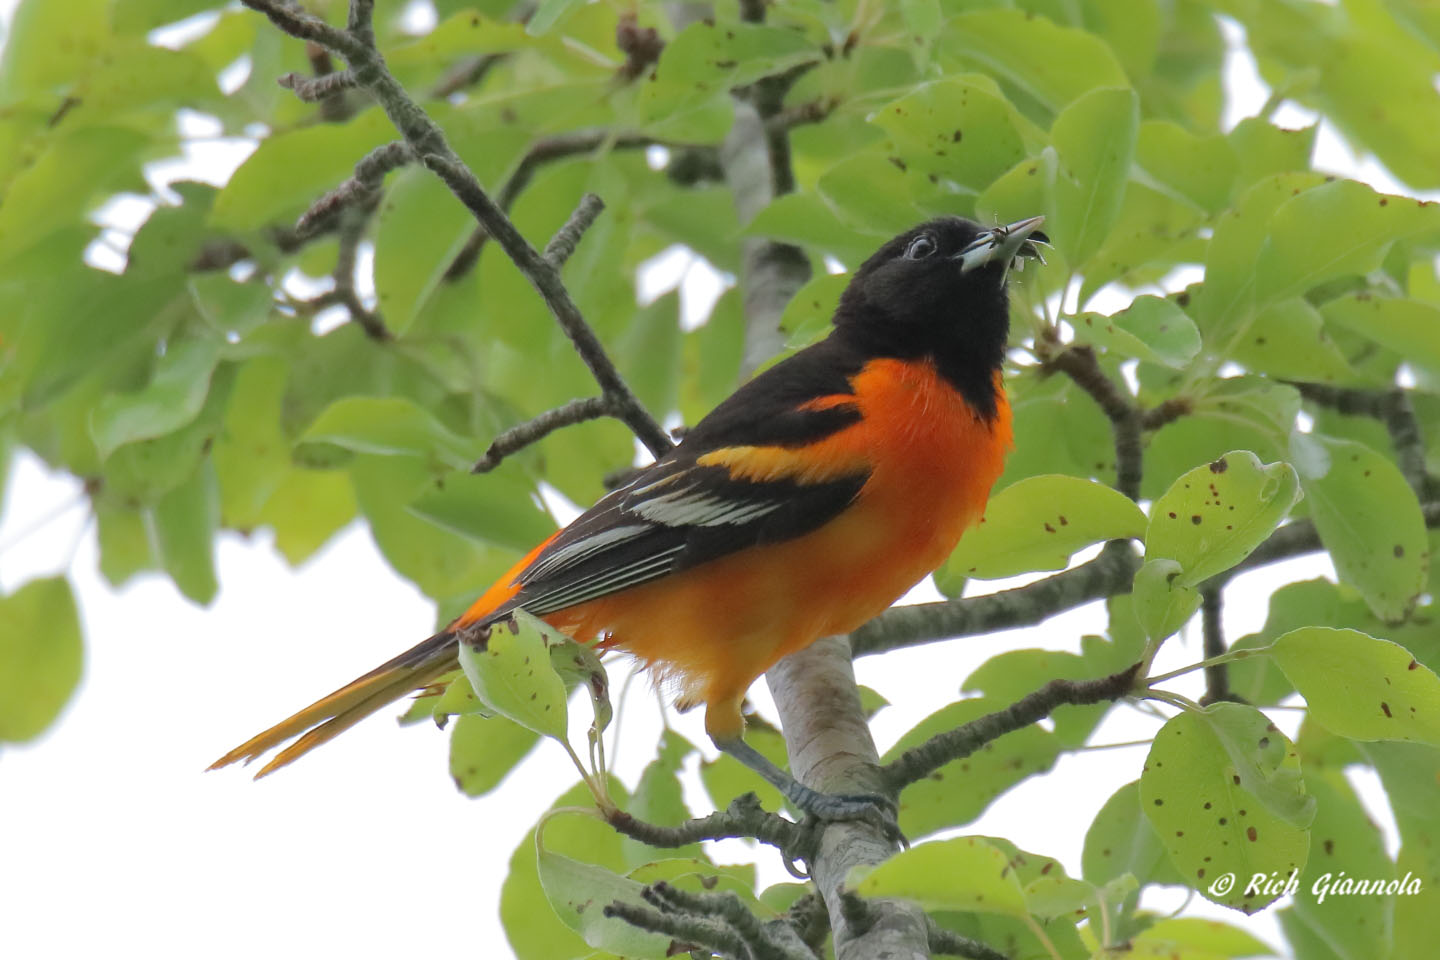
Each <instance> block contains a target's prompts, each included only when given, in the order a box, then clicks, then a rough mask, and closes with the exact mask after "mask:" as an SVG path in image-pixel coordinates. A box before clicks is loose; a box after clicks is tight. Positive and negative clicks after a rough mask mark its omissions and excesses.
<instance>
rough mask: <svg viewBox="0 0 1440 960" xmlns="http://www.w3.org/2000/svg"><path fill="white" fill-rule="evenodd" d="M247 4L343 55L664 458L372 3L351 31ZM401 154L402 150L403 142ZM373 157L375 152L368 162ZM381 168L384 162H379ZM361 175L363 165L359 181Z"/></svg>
mask: <svg viewBox="0 0 1440 960" xmlns="http://www.w3.org/2000/svg"><path fill="white" fill-rule="evenodd" d="M245 3H246V5H247V6H249V7H251V8H253V9H255V10H258V11H260V12H261V13H264V14H265V15H266V16H268V17H270V19H271V20H272V21H273V22H275V23H276V24H277V25H279V26H280V27H281V28H282V29H284V30H285V31H286V32H288V33H291V34H293V35H295V36H299V37H302V38H304V39H307V40H314V41H315V42H316V43H319V44H321V45H322V46H325V47H327V48H329V49H330V50H332V51H334V52H337V53H339V54H341V55H342V56H344V57H345V59H346V60H347V62H348V63H349V68H350V71H351V72H352V73H353V74H354V76H355V80H356V83H357V84H358V85H359V86H360V87H363V88H364V89H365V90H366V91H367V92H368V93H369V94H370V95H371V96H372V97H373V98H374V99H375V101H376V102H377V103H379V104H380V107H381V109H383V110H384V111H385V115H386V116H387V117H389V118H390V122H391V123H393V124H394V125H395V128H396V129H397V130H399V131H400V133H401V135H402V136H403V137H404V139H405V144H406V145H407V146H408V153H409V155H410V156H413V157H419V158H420V159H421V160H422V161H423V162H424V164H425V166H426V167H427V168H428V169H430V170H431V171H432V172H433V173H435V174H436V175H438V176H439V177H440V178H441V179H442V180H444V181H445V183H446V185H447V186H449V187H450V190H451V192H452V193H454V194H455V196H456V197H458V198H459V199H460V201H461V202H462V203H464V204H465V206H466V207H468V208H469V209H470V212H471V213H473V214H474V215H475V217H476V219H478V220H479V221H480V224H481V226H483V227H484V228H485V230H486V232H487V233H489V235H490V236H492V237H494V238H495V240H496V241H497V242H498V243H499V244H500V246H501V247H502V248H504V250H505V253H506V255H507V256H509V258H510V260H511V261H512V262H513V263H514V264H515V266H516V267H517V268H519V270H520V272H521V273H523V274H525V276H526V278H527V279H528V280H529V281H530V283H531V285H533V286H534V287H535V289H536V290H537V291H538V292H539V293H540V295H541V296H542V297H543V298H544V300H545V303H546V305H547V306H548V307H549V308H550V312H551V313H552V314H553V315H554V316H555V319H556V320H557V321H558V322H559V324H560V327H561V329H563V330H564V331H565V333H566V335H567V336H568V337H569V338H570V342H571V343H572V344H573V345H574V347H575V349H576V351H577V352H578V353H579V354H580V356H581V358H582V359H583V360H584V361H585V364H586V365H587V366H588V367H589V368H590V373H591V375H592V376H594V377H595V380H596V382H597V383H599V385H600V389H601V392H602V394H603V395H604V397H605V398H606V400H607V401H608V402H609V403H610V404H611V407H612V410H613V412H614V414H615V416H617V417H618V418H619V419H621V420H623V421H624V422H625V424H626V425H627V426H629V427H630V429H631V430H632V431H634V433H635V435H636V436H637V437H639V439H640V441H641V442H642V443H644V444H645V445H646V446H647V447H648V448H649V449H650V451H651V452H652V453H654V454H655V456H657V457H659V456H663V455H664V454H665V453H666V452H667V451H669V450H670V448H671V446H672V445H671V443H670V438H669V436H667V435H666V433H665V431H664V430H662V429H661V428H660V425H659V424H658V423H656V422H655V419H654V418H653V417H651V416H650V414H649V413H648V412H647V411H646V410H645V408H644V406H643V405H642V404H641V403H640V401H639V399H638V398H637V397H636V396H635V394H634V392H633V391H632V390H631V389H630V386H629V385H628V384H627V383H626V382H625V381H624V380H623V379H622V378H621V376H620V374H619V372H618V371H617V370H616V369H615V365H614V363H612V362H611V360H610V358H609V356H607V355H606V353H605V350H604V348H603V347H602V346H601V344H600V341H599V338H597V337H596V336H595V332H594V331H593V330H592V329H590V326H589V324H587V323H586V322H585V318H584V317H583V316H581V314H580V309H579V308H578V307H577V306H575V302H574V300H572V299H571V298H570V292H569V291H568V290H567V289H566V288H565V285H564V283H563V282H562V281H561V279H560V273H559V271H558V270H557V269H556V268H555V267H554V266H553V265H552V264H551V263H550V262H549V261H547V260H546V259H545V258H544V257H542V256H541V255H540V254H539V253H537V252H536V251H535V248H534V247H532V246H530V244H529V243H528V242H527V241H526V240H525V238H524V237H523V236H522V235H521V234H520V231H519V230H517V229H515V225H514V224H512V223H511V222H510V219H509V218H508V217H507V216H505V213H504V211H502V210H501V209H500V208H499V207H498V206H497V205H496V204H495V202H494V201H493V200H491V199H490V196H489V194H487V193H486V192H485V190H484V188H483V187H481V185H480V182H479V181H478V180H476V179H475V175H474V174H473V173H471V171H470V169H469V168H468V167H466V166H465V164H464V163H463V162H462V161H461V160H460V158H459V157H458V156H457V155H456V154H455V151H454V150H452V149H451V147H450V144H449V143H448V142H447V141H446V139H445V134H444V132H443V131H441V129H440V127H439V126H438V125H437V124H436V123H435V121H434V120H432V119H431V118H430V116H429V115H428V114H427V113H426V112H425V111H424V110H423V109H421V107H420V106H419V105H418V104H416V102H415V101H414V100H413V99H411V97H410V95H409V94H408V93H406V91H405V88H404V87H402V86H401V85H400V83H399V81H397V80H396V79H395V77H394V76H393V75H392V74H391V73H390V71H389V70H388V69H386V67H385V60H384V58H383V57H381V55H380V52H379V51H378V50H377V49H376V48H375V35H374V31H373V29H372V27H371V17H372V14H373V12H374V3H373V0H351V6H350V19H349V29H348V30H339V29H337V28H335V27H332V26H330V25H329V24H327V23H325V22H324V21H323V20H319V19H318V18H316V17H313V16H311V15H309V14H307V13H304V12H303V11H300V10H298V9H296V8H294V7H292V6H290V5H289V4H288V3H281V2H280V0H245ZM395 151H396V152H397V153H400V152H403V151H400V149H399V148H398V147H397V148H395ZM374 156H375V155H374V154H372V155H371V157H367V158H366V160H370V159H371V158H372V157H374ZM363 163H365V161H362V164H363ZM377 165H380V166H383V164H380V163H379V161H377ZM359 172H360V171H359V169H358V165H357V179H358V174H359Z"/></svg>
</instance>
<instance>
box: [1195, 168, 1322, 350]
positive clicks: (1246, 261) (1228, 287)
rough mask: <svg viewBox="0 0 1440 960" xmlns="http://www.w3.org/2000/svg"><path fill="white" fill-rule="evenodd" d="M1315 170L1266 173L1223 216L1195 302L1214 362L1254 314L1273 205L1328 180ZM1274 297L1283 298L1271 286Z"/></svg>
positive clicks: (1298, 195)
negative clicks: (1258, 274) (1259, 263)
mask: <svg viewBox="0 0 1440 960" xmlns="http://www.w3.org/2000/svg"><path fill="white" fill-rule="evenodd" d="M1324 183H1325V178H1324V176H1323V175H1321V174H1318V173H1314V172H1311V171H1308V170H1307V171H1304V172H1297V173H1282V174H1276V175H1274V176H1270V177H1266V178H1265V179H1263V180H1260V181H1259V182H1257V183H1255V184H1254V185H1253V186H1251V187H1250V188H1249V189H1248V190H1246V191H1245V192H1244V193H1242V194H1241V195H1240V196H1239V198H1238V199H1237V200H1236V201H1235V204H1234V205H1233V206H1232V207H1231V209H1230V210H1228V211H1227V212H1225V213H1224V214H1222V215H1221V216H1220V219H1219V220H1218V221H1217V222H1216V224H1215V233H1214V236H1213V237H1212V238H1211V240H1210V244H1209V246H1208V247H1207V248H1206V252H1205V283H1204V284H1203V285H1201V287H1200V293H1199V298H1198V300H1197V302H1196V305H1195V320H1196V322H1197V323H1198V324H1199V325H1200V330H1201V332H1202V333H1203V334H1204V337H1205V341H1206V345H1207V347H1208V348H1209V349H1208V351H1207V352H1208V354H1209V355H1211V356H1213V357H1214V358H1215V359H1214V362H1215V365H1216V366H1219V363H1220V362H1221V359H1223V358H1227V357H1228V354H1229V349H1228V346H1229V343H1230V342H1231V341H1232V339H1233V338H1234V337H1235V336H1237V334H1238V333H1239V332H1243V330H1244V329H1245V327H1246V326H1247V325H1248V324H1249V322H1250V321H1251V320H1252V319H1253V317H1254V307H1255V300H1256V293H1255V291H1256V263H1257V261H1258V260H1259V259H1260V256H1261V253H1262V251H1263V250H1264V249H1265V247H1266V243H1267V241H1268V238H1269V235H1270V224H1271V222H1272V221H1273V219H1274V217H1275V211H1276V210H1277V209H1279V208H1280V207H1281V206H1282V205H1284V204H1285V203H1286V202H1287V201H1292V200H1295V199H1299V197H1301V196H1304V194H1305V193H1307V192H1309V191H1310V190H1313V189H1317V188H1318V187H1320V186H1322V185H1324ZM1271 299H1273V300H1283V299H1285V297H1284V296H1283V295H1281V292H1280V291H1279V290H1274V289H1272V291H1271Z"/></svg>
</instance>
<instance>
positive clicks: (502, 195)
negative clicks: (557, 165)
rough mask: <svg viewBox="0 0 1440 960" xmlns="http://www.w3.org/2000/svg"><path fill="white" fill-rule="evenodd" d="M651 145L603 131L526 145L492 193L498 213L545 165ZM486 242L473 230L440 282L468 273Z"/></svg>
mask: <svg viewBox="0 0 1440 960" xmlns="http://www.w3.org/2000/svg"><path fill="white" fill-rule="evenodd" d="M654 143H655V141H654V140H653V139H652V138H650V137H645V136H641V135H639V134H619V135H616V134H614V133H613V132H612V131H609V130H603V129H601V130H581V131H577V132H573V133H562V134H556V135H555V136H553V137H545V138H543V139H541V140H537V141H535V142H534V143H533V144H531V145H530V149H529V150H527V151H526V152H525V156H524V157H522V158H521V159H520V163H519V164H518V165H517V166H516V167H515V171H514V172H513V173H511V174H510V176H509V177H508V178H507V179H506V180H505V182H504V183H503V184H501V186H500V189H499V190H497V191H496V193H495V202H496V204H498V205H499V207H500V209H501V210H503V211H505V212H506V213H509V212H510V208H511V207H512V206H514V204H515V201H516V199H517V198H518V197H519V196H520V194H521V193H522V192H523V191H524V190H525V188H526V187H527V186H529V185H530V181H531V180H532V179H534V177H535V172H536V171H537V170H539V169H540V168H541V167H543V166H544V165H545V164H547V163H552V162H554V161H556V160H563V159H566V158H567V157H577V156H580V155H581V154H586V153H590V152H592V151H594V150H598V149H600V148H601V147H602V146H607V147H609V148H610V149H618V150H630V149H638V148H642V147H648V146H651V145H652V144H654ZM489 239H490V234H489V233H488V232H487V231H486V230H485V228H484V227H483V226H480V227H476V228H475V230H474V232H472V233H471V234H470V236H469V238H467V239H466V241H465V245H464V246H463V247H461V248H460V251H459V252H458V253H456V254H455V259H453V260H451V261H450V266H448V267H447V268H445V274H444V278H443V279H444V280H445V281H447V282H454V281H455V280H458V279H460V278H461V277H463V276H465V274H467V273H469V272H470V270H471V269H473V268H474V266H475V264H476V262H477V261H478V260H479V259H480V252H481V251H482V250H484V249H485V243H486V241H488V240H489Z"/></svg>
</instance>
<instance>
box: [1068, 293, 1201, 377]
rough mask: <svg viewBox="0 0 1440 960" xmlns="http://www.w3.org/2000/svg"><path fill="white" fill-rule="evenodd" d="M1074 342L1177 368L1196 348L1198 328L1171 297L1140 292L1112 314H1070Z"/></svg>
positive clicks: (1193, 354)
mask: <svg viewBox="0 0 1440 960" xmlns="http://www.w3.org/2000/svg"><path fill="white" fill-rule="evenodd" d="M1070 325H1071V326H1072V327H1074V329H1075V340H1076V342H1078V343H1089V344H1093V345H1094V346H1097V347H1103V348H1105V349H1106V350H1109V351H1113V352H1115V353H1121V354H1124V355H1125V356H1127V357H1138V358H1139V359H1141V360H1149V361H1150V362H1152V363H1159V364H1164V365H1165V366H1167V367H1174V368H1176V369H1179V368H1181V367H1183V366H1185V365H1186V364H1187V363H1189V362H1190V361H1191V360H1192V359H1193V358H1194V357H1195V355H1196V354H1197V353H1199V352H1200V331H1198V330H1196V329H1195V322H1194V321H1193V320H1191V319H1190V317H1189V315H1188V314H1186V313H1185V311H1184V310H1181V309H1180V307H1179V306H1178V305H1177V304H1176V303H1175V301H1173V300H1171V299H1169V298H1166V297H1155V296H1143V297H1136V298H1135V300H1134V301H1133V302H1132V303H1131V304H1130V306H1128V307H1126V308H1125V309H1124V310H1122V311H1120V312H1119V313H1117V314H1114V315H1112V316H1108V317H1106V316H1101V315H1100V314H1097V313H1082V314H1079V315H1078V316H1076V317H1073V318H1070Z"/></svg>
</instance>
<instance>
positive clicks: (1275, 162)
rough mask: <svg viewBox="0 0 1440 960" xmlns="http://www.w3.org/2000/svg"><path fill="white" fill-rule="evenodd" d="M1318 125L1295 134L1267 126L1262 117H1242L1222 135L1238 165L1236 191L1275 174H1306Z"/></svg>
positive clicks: (1288, 130) (1293, 131)
mask: <svg viewBox="0 0 1440 960" xmlns="http://www.w3.org/2000/svg"><path fill="white" fill-rule="evenodd" d="M1319 130H1320V125H1319V124H1312V125H1311V126H1308V127H1302V128H1300V129H1298V130H1290V129H1285V128H1283V127H1276V126H1273V125H1272V124H1270V123H1269V122H1268V121H1267V120H1266V119H1265V118H1264V117H1246V118H1245V119H1243V120H1241V121H1240V122H1239V123H1237V124H1235V128H1234V129H1233V130H1231V131H1230V132H1229V133H1228V134H1226V137H1227V139H1229V141H1230V145H1231V146H1232V147H1233V148H1234V152H1235V159H1236V161H1237V163H1238V170H1237V179H1236V183H1235V188H1236V190H1242V189H1244V188H1246V187H1249V186H1251V185H1252V184H1254V183H1257V182H1258V181H1260V180H1264V179H1265V178H1266V177H1272V176H1274V175H1275V174H1277V173H1289V172H1291V171H1294V170H1308V169H1309V168H1310V155H1311V154H1312V153H1313V152H1314V150H1315V137H1316V134H1317V133H1318V132H1319Z"/></svg>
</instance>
